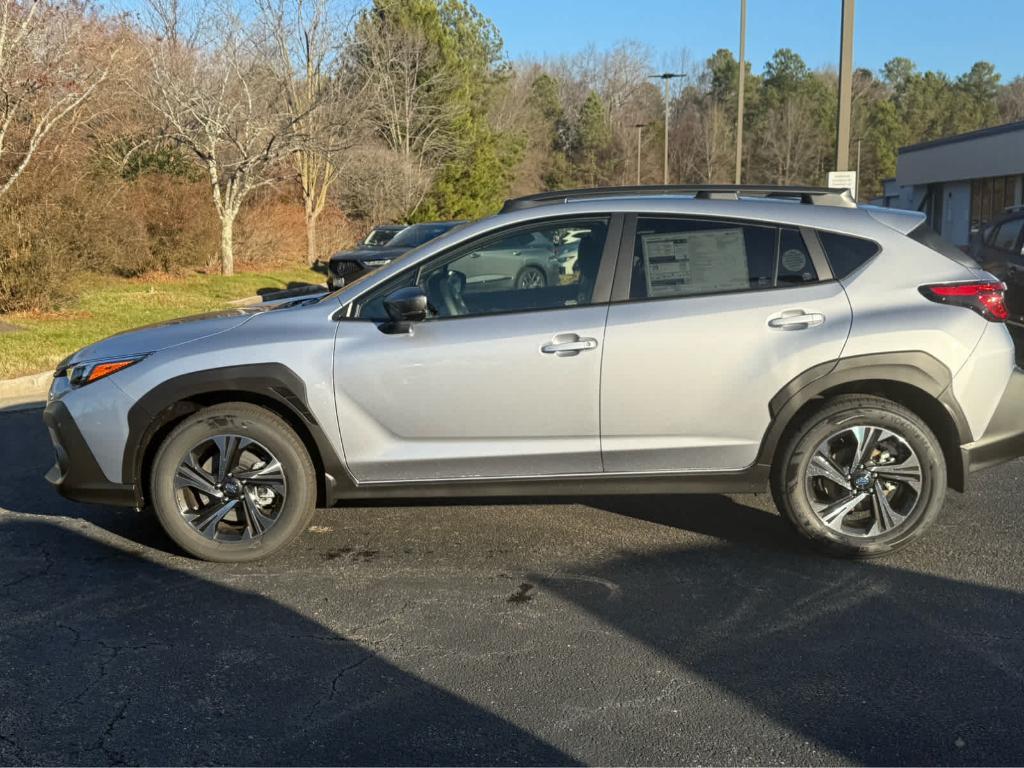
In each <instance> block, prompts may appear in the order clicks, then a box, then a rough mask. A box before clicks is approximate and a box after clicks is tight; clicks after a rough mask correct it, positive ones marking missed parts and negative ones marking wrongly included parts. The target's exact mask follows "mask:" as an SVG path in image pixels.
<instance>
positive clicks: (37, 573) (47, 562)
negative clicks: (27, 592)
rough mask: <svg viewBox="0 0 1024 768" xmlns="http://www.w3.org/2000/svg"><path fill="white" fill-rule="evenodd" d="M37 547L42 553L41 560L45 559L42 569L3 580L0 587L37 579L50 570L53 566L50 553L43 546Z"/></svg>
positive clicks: (3, 587)
mask: <svg viewBox="0 0 1024 768" xmlns="http://www.w3.org/2000/svg"><path fill="white" fill-rule="evenodd" d="M37 549H38V551H39V552H40V553H42V555H43V560H44V561H45V564H44V565H43V569H42V570H41V571H33V572H32V573H26V574H24V575H22V576H19V577H18V578H16V579H14V580H13V581H7V582H4V583H3V584H0V589H9V588H10V587H16V586H17V585H18V584H22V583H24V582H26V581H28V580H29V579H37V578H40V577H42V576H46V575H47V574H48V573H49V572H50V569H52V568H53V563H54V560H53V558H52V557H51V556H50V553H49V552H48V551H47V550H46V548H45V547H38V548H37Z"/></svg>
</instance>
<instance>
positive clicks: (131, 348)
mask: <svg viewBox="0 0 1024 768" xmlns="http://www.w3.org/2000/svg"><path fill="white" fill-rule="evenodd" d="M271 309H273V307H272V306H271V307H266V306H259V307H238V308H236V309H228V310H223V311H219V312H208V313H206V314H204V315H193V316H192V317H181V318H177V319H175V320H166V321H164V322H162V323H154V324H153V325H147V326H143V327H142V328H136V329H135V330H132V331H124V332H123V333H118V334H115V335H114V336H111V337H109V338H106V339H103V341H97V342H96V343H95V344H90V345H89V346H87V347H83V348H82V349H80V350H78V351H77V352H75V353H74V354H73V355H71V356H70V357H69V358H67V359H66V360H64V361H63V362H62V363H61V365H62V366H63V365H67V364H72V363H77V362H80V361H87V360H98V359H102V358H108V357H121V356H126V355H141V354H146V353H149V352H159V351H160V350H161V349H167V348H168V347H175V346H177V345H179V344H185V343H186V342H189V341H196V340H198V339H205V338H207V337H209V336H214V335H216V334H218V333H224V331H230V330H231V329H232V328H237V327H238V326H240V325H242V324H243V323H245V322H248V321H249V320H251V319H252V318H253V317H255V316H256V315H258V314H261V313H263V312H267V311H270V310H271Z"/></svg>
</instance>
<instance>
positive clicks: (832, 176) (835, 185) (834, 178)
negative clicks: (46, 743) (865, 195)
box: [828, 171, 857, 200]
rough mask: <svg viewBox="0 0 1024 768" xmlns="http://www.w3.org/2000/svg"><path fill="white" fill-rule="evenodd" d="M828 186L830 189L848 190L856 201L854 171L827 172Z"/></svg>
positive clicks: (855, 174) (855, 177)
mask: <svg viewBox="0 0 1024 768" xmlns="http://www.w3.org/2000/svg"><path fill="white" fill-rule="evenodd" d="M828 186H829V188H830V189H848V190H850V194H851V195H853V199H854V200H856V199H857V172H856V171H829V172H828Z"/></svg>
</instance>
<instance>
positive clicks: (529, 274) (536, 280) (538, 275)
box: [516, 267, 548, 290]
mask: <svg viewBox="0 0 1024 768" xmlns="http://www.w3.org/2000/svg"><path fill="white" fill-rule="evenodd" d="M547 284H548V278H547V276H546V275H545V274H544V271H543V270H542V269H540V268H538V267H523V268H522V269H521V270H519V274H518V275H516V288H518V289H519V290H526V289H529V288H544V287H545V286H546V285H547Z"/></svg>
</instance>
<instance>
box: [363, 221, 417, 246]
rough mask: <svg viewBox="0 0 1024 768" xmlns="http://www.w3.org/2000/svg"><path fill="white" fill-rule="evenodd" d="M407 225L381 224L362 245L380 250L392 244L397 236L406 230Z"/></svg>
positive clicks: (365, 238)
mask: <svg viewBox="0 0 1024 768" xmlns="http://www.w3.org/2000/svg"><path fill="white" fill-rule="evenodd" d="M406 226H407V225H405V224H381V225H380V226H377V227H374V228H373V229H371V230H370V231H369V232H368V233H367V235H366V237H364V238H363V242H362V243H360V245H362V246H365V247H367V248H380V247H381V246H384V245H387V244H388V243H390V242H391V241H392V240H393V239H394V237H395V235H397V234H398V233H399V232H401V231H402V230H403V229H405V228H406Z"/></svg>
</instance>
